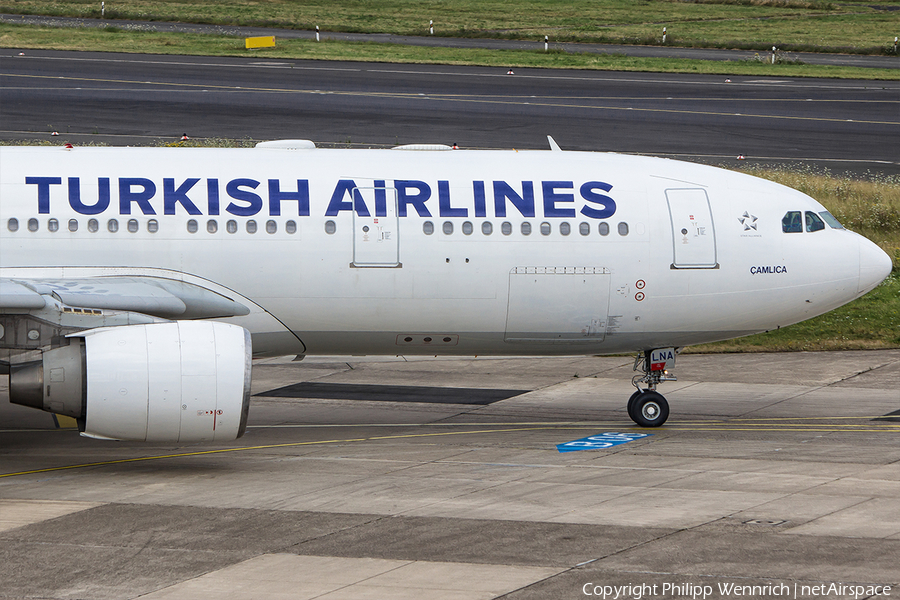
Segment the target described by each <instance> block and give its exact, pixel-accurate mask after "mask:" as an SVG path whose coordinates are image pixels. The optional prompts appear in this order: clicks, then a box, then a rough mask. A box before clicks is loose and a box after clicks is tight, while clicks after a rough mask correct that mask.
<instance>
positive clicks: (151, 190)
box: [119, 177, 156, 215]
mask: <svg viewBox="0 0 900 600" xmlns="http://www.w3.org/2000/svg"><path fill="white" fill-rule="evenodd" d="M136 186H137V187H140V188H141V189H140V190H139V191H132V190H131V188H132V187H136ZM155 195H156V184H155V183H153V182H152V181H150V180H149V179H144V178H143V177H120V178H119V214H120V215H130V214H131V203H132V202H137V205H138V206H139V207H140V209H141V212H142V213H143V214H145V215H155V214H156V211H155V210H153V207H152V206H150V198H152V197H153V196H155Z"/></svg>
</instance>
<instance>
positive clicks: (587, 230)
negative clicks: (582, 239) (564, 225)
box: [578, 223, 591, 235]
mask: <svg viewBox="0 0 900 600" xmlns="http://www.w3.org/2000/svg"><path fill="white" fill-rule="evenodd" d="M578 233H580V234H581V235H591V224H590V223H579V225H578Z"/></svg>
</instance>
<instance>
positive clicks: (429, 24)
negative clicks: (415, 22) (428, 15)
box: [428, 19, 434, 35]
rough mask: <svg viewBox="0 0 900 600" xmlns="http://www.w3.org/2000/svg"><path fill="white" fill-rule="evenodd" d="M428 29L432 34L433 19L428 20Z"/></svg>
mask: <svg viewBox="0 0 900 600" xmlns="http://www.w3.org/2000/svg"><path fill="white" fill-rule="evenodd" d="M428 31H429V33H431V35H434V19H430V20H429V21H428Z"/></svg>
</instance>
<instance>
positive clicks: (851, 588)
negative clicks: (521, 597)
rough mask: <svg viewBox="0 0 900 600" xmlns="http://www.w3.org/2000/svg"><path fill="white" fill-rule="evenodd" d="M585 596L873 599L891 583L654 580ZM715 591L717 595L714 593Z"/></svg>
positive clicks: (625, 599)
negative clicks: (660, 582) (676, 581)
mask: <svg viewBox="0 0 900 600" xmlns="http://www.w3.org/2000/svg"><path fill="white" fill-rule="evenodd" d="M581 591H582V593H583V594H584V595H585V596H594V597H597V598H603V600H629V599H630V600H642V598H647V599H650V598H692V599H694V600H706V599H707V598H731V597H738V596H748V597H754V598H762V597H772V598H794V599H796V598H828V597H834V596H842V597H851V596H852V597H853V598H854V599H855V600H859V599H861V598H874V597H877V596H885V597H887V596H890V595H891V586H889V585H860V584H845V583H820V584H814V585H808V584H801V583H796V582H795V583H794V584H793V585H788V584H786V583H772V584H766V585H744V584H736V583H727V582H720V583H718V584H716V586H715V587H713V586H711V585H698V584H694V583H662V584H659V583H654V584H646V583H644V584H629V585H602V584H594V583H586V584H584V586H582V588H581ZM713 594H716V595H715V596H713Z"/></svg>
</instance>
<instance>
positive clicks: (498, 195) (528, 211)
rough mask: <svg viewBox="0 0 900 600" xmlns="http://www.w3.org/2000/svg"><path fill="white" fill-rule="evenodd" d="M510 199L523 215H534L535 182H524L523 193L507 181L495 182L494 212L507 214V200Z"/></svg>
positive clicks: (500, 215) (498, 214)
mask: <svg viewBox="0 0 900 600" xmlns="http://www.w3.org/2000/svg"><path fill="white" fill-rule="evenodd" d="M507 199H508V200H510V201H511V202H512V203H513V206H515V207H516V209H518V211H519V213H520V214H521V215H522V216H523V217H533V216H534V183H533V182H531V181H523V182H522V195H521V196H520V195H519V194H518V193H516V192H515V191H514V190H513V189H512V187H510V185H509V184H508V183H506V182H505V181H495V182H494V213H495V214H496V216H498V217H505V216H506V200H507Z"/></svg>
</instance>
